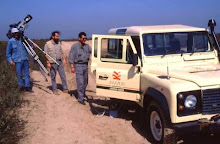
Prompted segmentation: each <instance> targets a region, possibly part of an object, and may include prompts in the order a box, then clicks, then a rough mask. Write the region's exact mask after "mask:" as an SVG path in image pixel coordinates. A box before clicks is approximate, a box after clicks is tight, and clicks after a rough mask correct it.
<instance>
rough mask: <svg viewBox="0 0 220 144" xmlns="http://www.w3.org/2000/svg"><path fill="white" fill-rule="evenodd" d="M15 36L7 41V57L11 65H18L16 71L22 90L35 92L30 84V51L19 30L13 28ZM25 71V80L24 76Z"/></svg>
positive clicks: (12, 31)
mask: <svg viewBox="0 0 220 144" xmlns="http://www.w3.org/2000/svg"><path fill="white" fill-rule="evenodd" d="M11 33H12V35H13V37H12V38H11V39H9V41H8V43H7V50H6V58H7V61H8V62H9V63H10V65H11V66H14V65H16V73H17V80H18V85H19V87H20V91H27V92H33V91H32V89H31V86H30V73H29V63H28V52H27V50H26V49H25V47H24V45H23V44H22V41H21V38H20V36H19V30H18V29H17V28H12V29H11ZM22 71H24V81H23V78H22Z"/></svg>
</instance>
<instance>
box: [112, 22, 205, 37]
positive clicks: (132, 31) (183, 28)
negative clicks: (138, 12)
mask: <svg viewBox="0 0 220 144" xmlns="http://www.w3.org/2000/svg"><path fill="white" fill-rule="evenodd" d="M189 31H206V29H205V28H199V27H193V26H187V25H180V24H178V25H154V26H130V27H120V28H112V29H110V30H109V31H108V34H122V35H139V34H140V33H163V32H189Z"/></svg>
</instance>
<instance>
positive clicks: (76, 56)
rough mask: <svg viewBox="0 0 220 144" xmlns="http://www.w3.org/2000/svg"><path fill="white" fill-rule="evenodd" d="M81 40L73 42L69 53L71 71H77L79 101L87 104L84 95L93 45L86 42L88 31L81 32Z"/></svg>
mask: <svg viewBox="0 0 220 144" xmlns="http://www.w3.org/2000/svg"><path fill="white" fill-rule="evenodd" d="M78 40H79V41H78V42H77V43H76V44H73V45H72V47H71V50H70V53H69V62H70V66H71V72H72V73H76V82H77V93H78V102H79V103H80V104H83V105H85V102H84V97H85V91H86V86H87V84H88V62H89V57H90V53H91V47H90V46H89V45H88V44H86V43H85V42H86V33H84V32H80V33H79V39H78Z"/></svg>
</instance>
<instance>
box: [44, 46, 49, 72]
mask: <svg viewBox="0 0 220 144" xmlns="http://www.w3.org/2000/svg"><path fill="white" fill-rule="evenodd" d="M44 51H45V52H46V53H47V52H48V46H47V44H45V45H44ZM45 57H46V61H47V67H48V68H51V64H50V61H49V57H48V56H47V55H45Z"/></svg>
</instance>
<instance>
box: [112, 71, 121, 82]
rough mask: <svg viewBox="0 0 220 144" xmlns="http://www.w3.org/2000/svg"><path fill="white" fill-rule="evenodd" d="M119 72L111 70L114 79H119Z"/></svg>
mask: <svg viewBox="0 0 220 144" xmlns="http://www.w3.org/2000/svg"><path fill="white" fill-rule="evenodd" d="M119 73H120V72H116V71H114V72H113V74H112V76H113V79H114V80H121V78H120V77H121V75H120V74H119Z"/></svg>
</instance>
